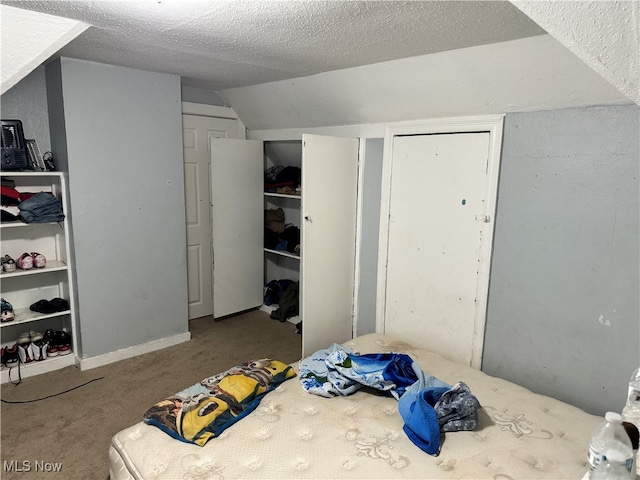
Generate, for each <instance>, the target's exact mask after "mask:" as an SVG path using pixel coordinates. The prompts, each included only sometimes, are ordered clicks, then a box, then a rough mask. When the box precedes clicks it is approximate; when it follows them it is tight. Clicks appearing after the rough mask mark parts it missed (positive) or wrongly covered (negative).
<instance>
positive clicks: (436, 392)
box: [300, 343, 480, 455]
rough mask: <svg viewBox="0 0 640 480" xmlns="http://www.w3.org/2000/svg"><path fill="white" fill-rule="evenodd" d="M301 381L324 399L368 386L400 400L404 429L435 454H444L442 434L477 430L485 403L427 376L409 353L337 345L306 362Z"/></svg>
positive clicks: (462, 388) (460, 386)
mask: <svg viewBox="0 0 640 480" xmlns="http://www.w3.org/2000/svg"><path fill="white" fill-rule="evenodd" d="M300 382H301V383H302V387H303V388H304V389H305V390H306V391H308V392H309V393H313V394H315V395H320V396H323V397H329V398H331V397H335V396H338V395H351V394H352V393H355V392H356V391H357V390H360V389H361V388H363V387H366V388H370V389H373V390H376V391H378V392H384V393H386V394H388V395H392V396H393V397H394V398H395V399H396V400H398V412H399V413H400V415H401V416H402V419H403V420H404V423H405V424H404V427H403V430H404V432H405V433H406V434H407V436H408V437H409V439H410V440H411V441H412V442H413V443H414V444H415V445H416V446H418V447H419V448H420V449H421V450H423V451H425V452H427V453H428V454H430V455H438V454H439V453H440V444H441V440H440V432H441V431H442V432H455V431H459V430H473V429H474V428H475V427H476V426H477V425H478V409H479V408H480V402H479V401H478V399H477V398H476V397H475V396H474V395H473V394H472V393H471V391H470V390H469V387H468V386H467V385H466V384H465V383H464V382H458V383H457V384H456V385H454V386H453V387H452V386H451V385H449V384H447V383H444V382H443V381H441V380H439V379H438V378H436V377H434V376H433V375H429V374H426V373H425V372H423V371H422V369H421V368H420V366H419V365H418V364H417V363H416V362H414V361H413V359H412V358H411V357H410V356H408V355H406V354H403V353H370V354H365V355H360V354H358V353H357V352H355V351H353V350H352V349H350V348H348V347H345V346H342V345H339V344H337V343H334V344H333V345H331V346H330V347H329V348H327V349H323V350H318V351H317V352H315V353H313V354H312V355H311V356H309V357H307V358H304V359H302V360H300Z"/></svg>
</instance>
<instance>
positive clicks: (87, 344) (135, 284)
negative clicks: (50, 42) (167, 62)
mask: <svg viewBox="0 0 640 480" xmlns="http://www.w3.org/2000/svg"><path fill="white" fill-rule="evenodd" d="M47 76H48V87H49V90H50V91H49V112H50V114H51V121H50V124H51V142H52V147H53V152H54V155H55V156H56V157H58V158H59V162H60V165H61V166H63V167H65V168H66V169H68V178H69V192H70V201H71V211H70V216H71V223H72V225H73V235H74V245H75V263H76V270H75V271H76V281H77V284H78V299H79V310H78V314H79V319H80V329H81V333H82V337H81V338H82V357H83V358H89V357H93V356H97V355H101V354H106V353H109V352H113V351H116V350H119V349H123V348H127V347H130V346H135V345H139V344H143V343H146V342H149V341H152V340H157V339H162V338H166V337H171V336H174V335H177V334H181V333H185V332H187V331H188V318H187V282H186V260H185V259H186V231H185V213H184V179H183V167H182V137H181V134H182V116H181V104H180V100H181V99H180V78H179V77H177V76H174V75H166V74H159V73H151V72H145V71H141V70H134V69H128V68H121V67H114V66H109V65H103V64H98V63H92V62H86V61H81V60H74V59H68V58H62V59H60V60H57V61H56V62H54V63H51V64H49V65H48V66H47Z"/></svg>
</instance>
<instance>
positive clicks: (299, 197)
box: [264, 192, 302, 200]
mask: <svg viewBox="0 0 640 480" xmlns="http://www.w3.org/2000/svg"><path fill="white" fill-rule="evenodd" d="M264 196H265V197H277V198H297V199H298V200H300V199H301V198H302V196H301V195H289V194H287V193H274V192H264Z"/></svg>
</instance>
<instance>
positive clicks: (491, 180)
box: [376, 115, 504, 369]
mask: <svg viewBox="0 0 640 480" xmlns="http://www.w3.org/2000/svg"><path fill="white" fill-rule="evenodd" d="M503 121H504V115H483V116H473V117H456V118H447V119H434V120H418V121H411V122H402V123H395V124H392V125H388V126H387V127H386V128H385V136H384V154H383V166H382V193H381V205H380V239H379V250H378V252H379V253H378V289H377V306H376V332H379V333H384V331H385V311H386V285H387V255H388V246H389V245H388V239H389V211H390V203H391V171H392V168H391V167H392V162H393V140H394V137H395V136H398V135H421V134H422V135H424V134H440V133H468V132H489V134H490V136H491V140H490V142H489V155H488V165H487V185H486V189H487V190H486V202H485V208H486V210H485V212H483V214H484V215H485V218H486V220H487V221H486V223H484V227H483V229H482V239H483V240H482V245H481V246H480V265H479V269H478V288H477V292H476V299H477V300H476V311H475V320H474V328H473V346H472V352H471V366H472V367H474V368H478V369H479V368H480V367H481V364H482V350H483V347H484V329H485V322H486V314H487V297H488V292H489V274H490V269H491V252H492V248H493V232H494V223H495V211H496V203H497V196H498V173H499V169H500V153H501V146H502V126H503Z"/></svg>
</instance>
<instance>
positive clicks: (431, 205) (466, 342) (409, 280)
mask: <svg viewBox="0 0 640 480" xmlns="http://www.w3.org/2000/svg"><path fill="white" fill-rule="evenodd" d="M490 140H491V139H490V133H489V132H479V133H455V134H444V135H409V136H396V137H394V140H393V147H392V166H391V179H392V181H391V188H390V205H389V230H388V247H387V248H388V250H387V277H386V300H385V320H384V325H385V329H384V331H385V333H387V334H389V335H392V336H395V337H398V338H400V339H402V340H405V341H407V342H410V343H413V344H416V345H420V346H422V347H426V348H429V349H430V350H433V351H435V352H437V353H440V354H441V355H443V356H445V357H447V358H451V359H454V360H457V361H460V362H463V363H465V364H467V365H469V364H471V361H472V352H473V351H474V341H477V338H476V336H477V335H483V332H476V325H475V318H476V314H477V302H480V303H482V305H485V303H484V301H481V299H479V298H478V295H485V294H486V292H482V291H479V288H478V287H479V277H478V272H479V270H480V263H481V245H482V242H483V238H482V237H483V230H485V225H486V224H485V221H486V220H488V218H487V217H485V214H486V208H485V207H486V201H487V192H488V191H489V189H488V188H487V185H488V176H487V175H488V158H489V147H490ZM485 234H486V232H485ZM482 315H484V312H482Z"/></svg>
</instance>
